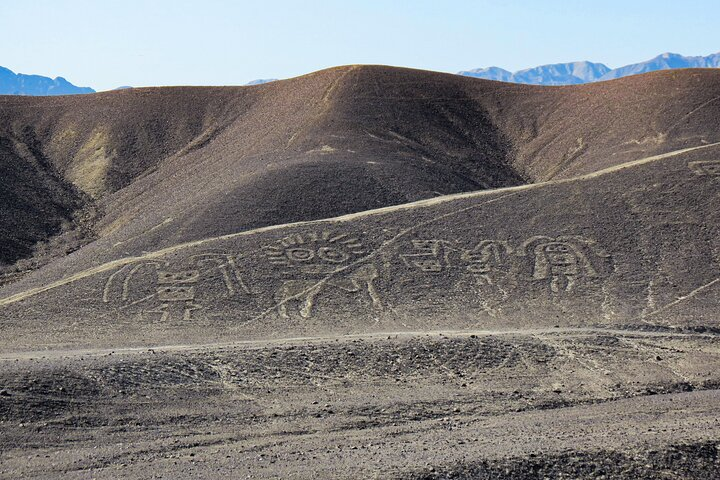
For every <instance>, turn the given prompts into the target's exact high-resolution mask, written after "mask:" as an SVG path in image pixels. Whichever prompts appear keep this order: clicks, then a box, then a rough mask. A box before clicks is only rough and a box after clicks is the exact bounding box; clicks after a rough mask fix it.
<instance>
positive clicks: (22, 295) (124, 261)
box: [0, 142, 720, 321]
mask: <svg viewBox="0 0 720 480" xmlns="http://www.w3.org/2000/svg"><path fill="white" fill-rule="evenodd" d="M719 145H720V142H716V143H710V144H707V145H700V146H697V147H689V148H684V149H679V150H674V151H672V152H667V153H663V154H660V155H653V156H650V157H646V158H643V159H640V160H634V161H632V162H628V163H624V164H621V165H616V166H614V167H610V168H606V169H604V170H600V171H598V172H594V173H590V174H586V175H581V176H578V177H573V178H565V179H561V180H553V181H550V182H541V183H535V184H530V185H520V186H517V187H506V188H498V189H495V190H483V191H481V192H467V193H459V194H454V195H446V196H444V197H437V198H432V199H427V200H420V201H417V202H412V203H407V204H403V205H394V206H390V207H384V208H378V209H374V210H367V211H364V212H358V213H353V214H349V215H343V216H340V217H335V218H328V219H322V220H310V221H305V222H295V223H286V224H282V225H270V226H267V227H261V228H257V229H253V230H246V231H243V232H237V233H231V234H227V235H220V236H217V237H211V238H206V239H202V240H194V241H192V242H185V243H180V244H178V245H174V246H172V247H168V248H164V249H161V250H157V251H155V252H150V253H147V254H145V255H140V256H135V257H124V258H120V259H117V260H113V261H110V262H107V263H104V264H102V265H98V266H96V267H93V268H89V269H87V270H83V271H81V272H77V273H75V274H72V275H69V276H67V277H64V278H61V279H59V280H56V281H54V282H51V283H49V284H47V285H43V286H41V287H34V288H30V289H28V290H25V291H22V292H18V293H16V294H13V295H10V296H9V297H5V298H3V299H0V306H5V305H10V304H13V303H16V302H19V301H21V300H25V299H27V298H30V297H33V296H35V295H38V294H40V293H44V292H47V291H49V290H53V289H55V288H58V287H62V286H64V285H67V284H70V283H74V282H76V281H78V280H82V279H84V278H87V277H90V276H93V275H97V274H99V273H104V272H107V271H110V270H113V269H115V268H118V267H122V266H124V265H129V264H132V263H135V262H138V261H142V260H151V259H157V258H161V257H163V256H165V255H168V254H170V253H173V252H176V251H178V250H182V249H186V248H192V247H196V246H200V245H204V244H206V243H209V242H215V241H223V240H229V239H234V238H239V237H243V236H249V235H255V234H258V233H262V232H269V231H274V230H278V229H281V228H288V227H293V226H301V225H318V224H322V223H328V222H346V221H349V220H353V219H357V218H362V217H365V216H370V215H380V214H384V213H389V212H396V211H402V210H408V209H414V208H419V207H425V206H430V205H439V204H442V203H445V202H452V201H455V200H458V199H463V198H473V197H478V198H479V197H483V196H488V195H498V194H505V195H502V196H500V197H498V198H505V196H507V195H509V194H512V193H515V192H520V191H524V190H532V189H536V188H544V187H547V186H550V185H561V184H564V183H569V182H576V181H582V180H588V179H592V178H596V177H599V176H602V175H607V174H610V173H614V172H617V171H619V170H624V169H626V168H632V167H635V166H639V165H643V164H645V163H650V162H654V161H658V160H662V159H665V158H669V157H673V156H676V155H682V154H684V153H688V152H692V151H695V150H701V149H705V148H711V147H716V146H719ZM401 235H405V234H403V233H401ZM371 255H372V254H371ZM253 320H254V319H253ZM251 321H252V320H251Z"/></svg>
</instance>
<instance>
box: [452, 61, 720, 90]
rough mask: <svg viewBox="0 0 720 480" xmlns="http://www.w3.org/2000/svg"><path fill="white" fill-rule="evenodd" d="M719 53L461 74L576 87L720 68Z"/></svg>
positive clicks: (500, 69)
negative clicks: (618, 64) (615, 64)
mask: <svg viewBox="0 0 720 480" xmlns="http://www.w3.org/2000/svg"><path fill="white" fill-rule="evenodd" d="M718 67H720V54H718V53H715V54H712V55H708V56H706V57H700V56H698V57H685V56H682V55H679V54H677V53H663V54H662V55H658V56H657V57H655V58H652V59H650V60H647V61H645V62H640V63H634V64H631V65H626V66H624V67H619V68H615V69H611V68H609V67H608V66H606V65H603V64H602V63H592V62H587V61H582V62H570V63H556V64H552V65H541V66H539V67H534V68H528V69H525V70H519V71H517V72H514V73H513V72H509V71H507V70H504V69H502V68H499V67H489V68H477V69H474V70H465V71H462V72H459V74H460V75H465V76H468V77H475V78H484V79H486V80H498V81H501V82H512V83H525V84H531V85H577V84H581V83H589V82H599V81H604V80H612V79H614V78H621V77H627V76H629V75H638V74H640V73H647V72H654V71H657V70H670V69H676V68H718Z"/></svg>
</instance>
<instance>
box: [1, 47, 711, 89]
mask: <svg viewBox="0 0 720 480" xmlns="http://www.w3.org/2000/svg"><path fill="white" fill-rule="evenodd" d="M676 68H720V52H719V53H714V54H711V55H708V56H705V57H702V56H698V57H686V56H683V55H680V54H677V53H663V54H662V55H658V56H657V57H655V58H652V59H650V60H647V61H645V62H640V63H633V64H631V65H626V66H624V67H620V68H615V69H611V68H610V67H608V66H607V65H604V64H602V63H593V62H587V61H582V62H569V63H554V64H552V65H541V66H539V67H534V68H528V69H525V70H519V71H517V72H510V71H508V70H505V69H503V68H500V67H488V68H476V69H474V70H464V71H462V72H458V75H463V76H466V77H475V78H483V79H486V80H497V81H501V82H510V83H524V84H530V85H577V84H580V83H590V82H600V81H603V80H612V79H614V78H621V77H627V76H629V75H637V74H640V73H647V72H653V71H655V70H670V69H676ZM276 80H277V79H275V78H267V79H258V80H253V81H251V82H248V83H247V84H246V85H260V84H263V83H268V82H274V81H276ZM124 88H132V87H119V88H117V89H116V90H120V89H124ZM80 93H95V90H93V89H92V88H89V87H77V86H75V85H73V84H72V83H70V82H68V81H67V80H65V79H64V78H63V77H57V78H54V79H53V78H50V77H43V76H41V75H25V74H22V73H18V74H16V73H14V72H13V71H12V70H10V69H7V68H4V67H0V95H76V94H80Z"/></svg>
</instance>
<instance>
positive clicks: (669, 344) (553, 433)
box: [0, 329, 720, 478]
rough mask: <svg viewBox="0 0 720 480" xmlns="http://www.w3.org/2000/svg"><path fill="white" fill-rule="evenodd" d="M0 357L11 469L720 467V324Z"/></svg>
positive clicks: (415, 471)
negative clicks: (706, 328)
mask: <svg viewBox="0 0 720 480" xmlns="http://www.w3.org/2000/svg"><path fill="white" fill-rule="evenodd" d="M611 352H612V354H610V353H611ZM2 364H3V368H2V374H0V386H1V388H2V390H1V392H0V418H1V422H2V423H0V430H1V431H2V436H0V442H1V443H0V450H1V451H2V454H1V456H0V476H2V478H58V477H63V478H117V477H120V476H122V477H123V478H197V477H199V476H200V477H204V478H212V477H218V476H224V477H227V478H288V477H295V478H309V477H320V478H361V477H362V478H368V477H373V476H374V477H375V478H389V477H390V478H392V477H397V478H563V477H567V478H629V477H638V478H713V476H714V475H717V474H718V472H719V471H720V470H719V469H720V465H719V464H718V462H717V454H718V451H717V448H716V445H717V439H718V438H719V437H718V433H719V431H720V412H718V410H717V408H716V405H717V401H718V399H719V398H718V391H717V390H716V388H717V385H719V384H720V374H718V372H719V371H720V369H718V368H717V367H718V365H719V364H720V343H718V337H717V334H715V333H712V332H705V333H697V332H684V333H683V332H673V331H660V332H658V331H638V330H625V331H623V330H602V329H549V330H536V331H532V330H529V331H527V332H475V333H472V332H463V333H455V332H444V333H428V334H408V333H405V334H375V335H368V336H348V337H338V338H318V339H297V340H281V341H276V342H248V343H245V344H238V345H235V346H229V345H226V346H222V347H209V346H206V347H188V346H176V347H165V348H161V349H157V350H149V349H125V350H123V349H117V350H115V351H111V350H108V351H104V350H95V351H93V350H87V351H80V352H74V353H72V352H54V353H52V352H48V353H44V354H33V353H25V354H21V355H15V356H14V357H13V356H11V355H5V356H3V358H2ZM150 472H152V473H150Z"/></svg>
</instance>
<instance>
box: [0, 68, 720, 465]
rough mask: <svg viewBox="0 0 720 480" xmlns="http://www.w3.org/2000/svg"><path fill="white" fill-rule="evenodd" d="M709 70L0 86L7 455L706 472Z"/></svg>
mask: <svg viewBox="0 0 720 480" xmlns="http://www.w3.org/2000/svg"><path fill="white" fill-rule="evenodd" d="M719 82H720V77H719V76H718V73H717V72H714V71H705V70H688V71H679V72H674V71H670V72H662V73H652V74H647V75H641V76H636V77H629V78H625V79H620V80H616V81H608V82H603V83H599V84H591V85H580V86H571V87H552V88H551V87H533V86H524V85H514V84H503V83H498V82H489V81H483V80H475V79H469V78H463V77H458V76H452V75H443V74H436V73H430V72H421V71H415V70H407V69H395V68H387V67H373V66H368V67H361V66H354V67H341V68H336V69H330V70H324V71H321V72H317V73H315V74H311V75H308V76H304V77H300V78H296V79H291V80H286V81H277V82H272V83H268V84H263V85H258V86H249V87H223V88H215V87H213V88H186V87H176V88H162V89H133V90H124V91H117V92H109V93H103V94H95V95H88V96H82V97H54V98H43V99H41V98H18V97H12V98H11V97H0V118H2V120H3V121H2V122H0V131H1V132H2V133H0V138H1V139H2V141H0V155H2V157H1V159H2V163H1V165H2V168H3V172H2V173H3V174H4V175H5V174H6V176H4V177H3V178H4V180H5V181H4V182H3V184H2V192H1V193H2V200H3V202H5V203H4V204H5V205H7V208H6V209H4V210H3V214H2V215H3V216H2V217H0V218H1V219H2V222H3V223H2V227H3V229H2V230H0V241H1V242H2V245H3V250H2V252H3V253H2V254H3V261H4V262H5V263H6V265H8V267H6V269H7V270H9V269H10V268H12V267H10V265H14V269H15V272H14V273H8V275H7V276H6V277H5V283H6V284H5V285H4V286H3V287H2V288H0V332H2V335H0V366H1V367H2V368H0V432H1V434H0V477H2V478H59V477H62V478H78V479H79V478H88V477H92V478H108V479H111V478H118V477H123V478H138V479H140V478H147V476H148V472H150V471H152V472H153V474H155V475H158V476H163V477H168V478H188V479H189V478H215V477H217V476H225V477H227V478H245V477H248V476H250V477H253V478H278V477H280V478H289V477H297V478H359V477H362V478H372V477H378V478H405V479H408V478H412V479H416V478H417V479H435V478H456V479H471V478H472V479H475V478H528V479H541V478H553V477H558V478H560V477H569V478H629V477H631V478H647V479H651V478H659V477H663V476H667V475H669V473H668V472H671V473H672V475H674V476H675V477H678V478H697V479H704V478H716V477H718V475H720V461H718V458H719V457H718V452H719V451H720V449H719V447H720V427H718V426H719V425H720V411H719V410H718V407H717V406H718V397H719V395H720V390H718V385H720V374H719V373H718V372H720V368H719V367H720V348H718V345H719V344H718V335H720V325H718V304H719V303H720V302H719V299H720V211H719V210H718V208H717V207H718V200H720V176H719V174H720V138H719V137H720V132H718V130H717V119H718V118H719V115H718V114H719V113H720V112H719V110H718V109H719V108H720V107H719V105H718V104H719V103H720V101H719V100H718V99H720V91H719V90H720V85H719ZM38 240H43V243H41V244H40V245H39V246H38V245H35V242H37V241H38ZM33 262H34V263H33ZM24 270H32V271H28V272H25V271H24Z"/></svg>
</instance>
